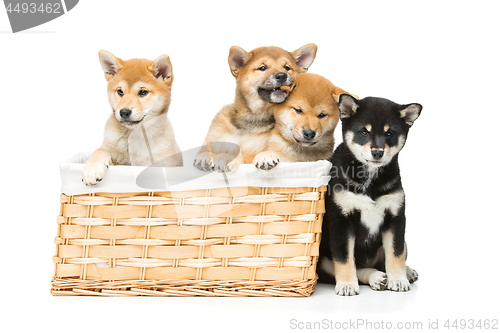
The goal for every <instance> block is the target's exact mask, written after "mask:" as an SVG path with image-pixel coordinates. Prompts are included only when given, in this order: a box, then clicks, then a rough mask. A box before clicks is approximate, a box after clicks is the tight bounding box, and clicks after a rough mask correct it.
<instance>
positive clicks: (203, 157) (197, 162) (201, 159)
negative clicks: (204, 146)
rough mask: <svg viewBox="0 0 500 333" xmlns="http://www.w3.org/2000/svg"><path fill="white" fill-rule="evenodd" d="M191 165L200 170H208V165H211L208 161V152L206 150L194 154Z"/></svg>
mask: <svg viewBox="0 0 500 333" xmlns="http://www.w3.org/2000/svg"><path fill="white" fill-rule="evenodd" d="M193 165H194V166H195V167H197V168H198V169H200V170H202V171H210V167H211V165H212V162H211V161H210V154H209V153H208V152H202V153H198V154H196V156H195V157H194V162H193Z"/></svg>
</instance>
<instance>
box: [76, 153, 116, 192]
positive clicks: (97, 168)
mask: <svg viewBox="0 0 500 333" xmlns="http://www.w3.org/2000/svg"><path fill="white" fill-rule="evenodd" d="M110 164H111V155H110V153H108V152H107V151H106V150H104V149H102V148H99V149H97V150H96V151H94V152H93V153H92V155H90V158H89V159H88V160H87V162H86V163H85V165H84V166H83V171H82V181H83V182H84V183H85V185H87V186H94V185H97V183H99V182H100V181H101V180H102V178H103V177H104V174H105V173H106V170H107V169H108V166H109V165H110Z"/></svg>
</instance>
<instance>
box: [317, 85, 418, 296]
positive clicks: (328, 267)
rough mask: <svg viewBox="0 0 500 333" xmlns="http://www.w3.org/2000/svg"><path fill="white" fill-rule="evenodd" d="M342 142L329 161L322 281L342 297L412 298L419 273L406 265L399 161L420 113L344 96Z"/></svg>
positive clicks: (378, 100) (377, 100) (413, 106)
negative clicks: (407, 294) (374, 293)
mask: <svg viewBox="0 0 500 333" xmlns="http://www.w3.org/2000/svg"><path fill="white" fill-rule="evenodd" d="M339 103H340V106H339V110H340V118H341V120H342V134H343V138H344V142H343V143H341V144H340V145H339V147H338V148H337V149H336V150H335V153H334V154H333V157H332V159H331V162H332V164H333V168H332V178H331V180H330V183H329V191H328V196H327V198H326V200H325V205H326V214H325V217H324V222H323V233H322V241H321V246H320V259H319V260H320V261H319V265H318V274H319V276H320V279H321V280H324V281H325V282H328V281H329V280H330V281H332V277H335V283H336V286H335V292H336V293H337V294H338V295H357V294H358V293H359V285H358V281H359V282H361V283H363V284H369V285H370V287H371V288H372V289H374V290H384V289H389V290H393V291H407V290H409V289H410V283H412V282H414V281H416V280H417V278H418V275H417V273H416V272H415V271H414V270H413V269H411V268H409V267H408V266H406V255H407V251H406V243H405V223H406V219H405V194H404V192H403V187H402V185H401V177H400V174H399V164H398V154H399V152H400V151H401V149H402V148H403V146H404V144H405V142H406V139H407V135H408V131H409V129H410V127H411V126H412V125H413V122H414V121H415V120H416V119H417V118H418V116H419V115H420V112H421V110H422V106H421V105H420V104H408V105H399V104H396V103H394V102H391V101H389V100H387V99H382V98H374V97H367V98H364V99H362V100H357V99H355V98H353V97H352V96H350V95H344V94H343V95H341V96H340V102H339Z"/></svg>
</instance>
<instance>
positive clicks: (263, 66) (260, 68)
mask: <svg viewBox="0 0 500 333" xmlns="http://www.w3.org/2000/svg"><path fill="white" fill-rule="evenodd" d="M266 69H267V66H266V65H262V66H260V67H259V68H257V70H259V71H262V72H263V71H265V70H266Z"/></svg>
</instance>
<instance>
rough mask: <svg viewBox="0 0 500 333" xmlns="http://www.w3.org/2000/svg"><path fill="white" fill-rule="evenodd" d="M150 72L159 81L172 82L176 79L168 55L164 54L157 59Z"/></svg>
mask: <svg viewBox="0 0 500 333" xmlns="http://www.w3.org/2000/svg"><path fill="white" fill-rule="evenodd" d="M148 70H149V71H150V72H151V74H153V76H154V77H155V78H157V79H159V80H163V81H172V80H173V79H174V77H173V74H172V63H171V62H170V58H169V57H168V55H166V54H162V55H161V56H159V57H158V58H156V59H155V61H153V64H152V65H151V66H149V67H148Z"/></svg>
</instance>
